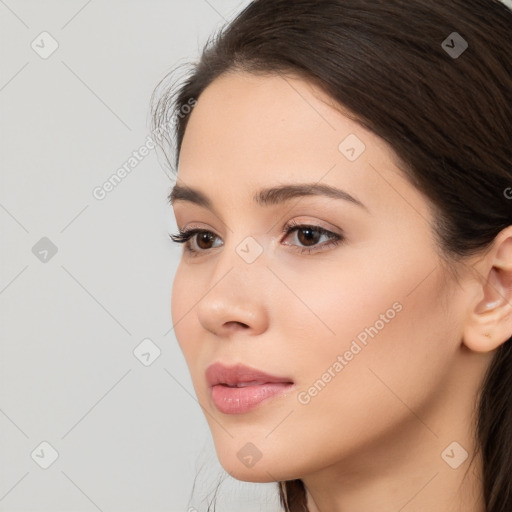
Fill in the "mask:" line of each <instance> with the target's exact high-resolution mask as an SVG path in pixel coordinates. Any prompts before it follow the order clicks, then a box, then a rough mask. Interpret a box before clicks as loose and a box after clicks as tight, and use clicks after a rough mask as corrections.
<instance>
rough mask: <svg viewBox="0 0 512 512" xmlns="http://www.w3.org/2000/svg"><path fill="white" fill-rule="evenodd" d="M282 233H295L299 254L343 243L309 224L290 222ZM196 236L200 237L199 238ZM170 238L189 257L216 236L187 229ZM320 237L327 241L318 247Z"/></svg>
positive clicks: (207, 232) (211, 233) (338, 237)
mask: <svg viewBox="0 0 512 512" xmlns="http://www.w3.org/2000/svg"><path fill="white" fill-rule="evenodd" d="M283 232H284V233H285V234H286V238H287V237H288V235H290V234H292V233H294V232H296V233H297V234H296V237H295V238H296V239H297V240H298V242H299V244H302V247H299V248H298V249H296V250H297V252H299V253H300V254H311V253H312V252H319V251H320V250H323V249H318V248H317V247H321V248H324V247H332V246H336V245H338V244H339V243H343V242H344V240H345V238H344V237H343V236H342V235H338V234H337V233H333V232H332V231H329V230H327V229H324V228H322V227H320V226H313V225H309V224H297V223H296V222H295V221H292V222H290V223H288V224H286V225H285V226H284V227H283ZM196 235H200V236H199V238H197V237H196ZM169 236H170V238H171V239H172V240H173V242H176V243H179V244H185V245H184V247H185V251H186V252H187V253H188V254H190V255H191V256H197V255H198V254H200V253H204V252H206V251H208V250H209V249H211V248H212V247H206V248H205V247H202V246H201V245H200V244H203V243H206V244H209V243H210V242H212V241H213V240H214V239H215V238H216V237H217V235H215V233H213V232H212V231H208V230H205V229H198V228H193V229H188V230H183V231H182V230H180V231H179V232H178V233H177V234H174V235H171V234H169ZM322 236H325V237H327V241H326V242H325V243H323V244H321V245H320V246H318V245H317V244H318V242H319V240H320V239H321V237H322ZM192 241H195V245H196V247H199V249H197V248H193V247H192V244H191V242H192ZM285 245H294V244H285Z"/></svg>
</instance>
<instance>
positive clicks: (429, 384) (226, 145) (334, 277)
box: [172, 74, 465, 482]
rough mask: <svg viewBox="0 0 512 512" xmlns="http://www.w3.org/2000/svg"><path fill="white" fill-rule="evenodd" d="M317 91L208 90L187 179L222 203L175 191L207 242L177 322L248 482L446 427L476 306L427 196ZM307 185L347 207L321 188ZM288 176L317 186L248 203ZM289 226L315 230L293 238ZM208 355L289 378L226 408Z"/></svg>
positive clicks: (181, 173) (244, 80) (181, 295)
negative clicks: (442, 405) (459, 281)
mask: <svg viewBox="0 0 512 512" xmlns="http://www.w3.org/2000/svg"><path fill="white" fill-rule="evenodd" d="M322 99H323V100H326V97H325V96H324V95H322V94H321V92H320V91H319V90H317V89H315V88H313V87H312V86H311V85H309V84H308V83H307V82H304V81H302V80H300V79H298V78H294V79H292V78H290V77H288V78H287V79H286V80H285V79H284V78H283V77H279V76H273V77H268V76H267V77H255V76H252V75H249V74H231V75H224V76H222V77H220V78H218V79H217V80H215V81H214V82H213V83H212V84H211V85H210V86H209V87H208V88H207V89H206V90H205V91H204V92H203V94H202V95H201V96H200V98H199V100H198V103H197V106H195V107H194V109H193V112H192V114H191V117H190V120H189V123H188V126H187V129H186V134H185V137H184V140H183V145H182V149H181V156H180V162H179V168H178V181H177V183H178V185H180V186H187V187H190V188H193V189H195V190H197V191H199V192H200V193H201V194H202V195H204V196H206V197H207V198H208V200H209V202H210V203H211V205H210V207H206V206H204V205H200V204H197V202H196V201H193V200H187V199H183V198H181V199H179V198H178V199H176V200H175V201H174V202H173V207H174V213H175V217H176V222H177V225H178V227H179V229H181V230H185V229H192V228H197V229H202V230H205V231H207V232H209V233H211V234H212V235H211V238H210V239H208V238H207V237H204V236H203V237H201V236H200V235H196V236H193V237H192V238H191V239H190V240H189V244H190V248H191V249H193V250H195V251H197V252H195V253H189V252H186V251H185V252H184V253H183V255H182V258H181V261H180V264H179V267H178V269H177V273H176V276H175V279H174V283H173V290H172V320H173V324H174V329H175V333H176V337H177V340H178V342H179V345H180V347H181V349H182V351H183V354H184V356H185V358H186V361H187V364H188V367H189V369H190V373H191V377H192V380H193V384H194V388H195V392H196V394H197V398H198V400H199V403H200V405H201V406H202V407H203V410H204V413H205V416H206V419H207V421H208V423H209V427H210V429H211V432H212V435H213V440H214V443H215V448H216V451H217V455H218V457H219V460H220V462H221V464H222V465H223V467H224V468H225V469H226V471H228V472H229V473H230V474H231V475H232V476H234V477H235V478H238V479H239V480H246V481H255V482H257V481H259V482H263V481H272V480H287V479H292V478H299V477H302V476H303V475H306V474H308V473H312V472H315V471H317V470H320V469H322V468H325V467H327V466H330V465H332V464H334V463H337V462H344V463H345V467H348V464H349V463H353V464H356V462H355V461H362V462H361V463H363V462H364V461H365V458H364V454H367V455H369V456H370V454H372V453H373V454H375V453H376V450H377V447H378V449H379V450H382V449H383V448H385V447H386V446H389V447H392V446H394V447H395V448H396V447H397V446H399V440H400V439H404V436H407V435H409V434H411V432H412V433H414V432H415V433H416V434H417V435H418V436H420V435H424V436H430V435H431V434H430V433H429V432H428V430H429V429H430V425H432V428H435V427H434V425H435V426H436V427H438V426H439V425H440V424H441V423H440V422H445V421H449V420H450V418H446V417H443V419H442V420H441V419H440V418H437V417H436V416H435V415H436V411H439V410H440V409H439V408H437V407H436V404H437V401H438V400H440V398H439V397H440V396H441V393H440V388H441V386H443V385H444V384H445V383H446V382H447V380H448V378H449V376H450V372H451V369H452V366H453V364H454V360H455V359H456V357H458V354H459V351H460V350H461V339H460V334H461V331H462V323H463V311H464V305H465V304H464V296H463V295H462V294H460V293H459V292H458V291H457V290H456V288H455V287H454V286H453V282H452V281H450V279H449V278H448V276H447V274H446V272H444V271H443V267H442V265H441V262H440V260H439V257H438V253H437V251H436V246H435V241H434V237H433V234H432V229H431V226H430V222H431V221H432V216H431V213H430V210H429V208H428V203H427V201H426V199H425V197H424V196H423V195H422V194H421V193H420V192H418V191H417V190H416V189H415V188H413V186H412V185H411V184H410V183H409V182H408V181H407V180H406V179H405V178H404V176H403V175H402V173H401V172H400V171H399V169H398V168H397V167H396V165H395V164H394V162H393V154H392V152H391V149H390V148H389V146H388V145H387V144H386V143H385V142H383V141H382V140H381V139H379V138H378V137H377V136H375V135H373V134H372V133H370V132H369V131H366V130H365V129H363V128H362V127H361V126H360V125H358V124H357V123H355V122H354V121H352V120H350V119H349V118H347V117H345V116H344V115H342V114H341V113H339V112H338V111H336V110H335V109H333V108H332V107H331V106H329V105H328V104H326V103H325V101H322ZM313 184H314V185H325V186H329V187H332V188H335V189H338V190H340V191H343V192H345V193H346V194H350V196H352V197H353V198H354V200H348V199H346V198H345V199H344V198H342V197H341V198H340V197H334V196H327V195H323V194H322V193H321V192H322V191H321V190H320V193H318V194H317V193H315V194H313V193H312V192H313V186H312V185H313ZM288 185H293V186H295V185H301V186H305V190H306V191H307V192H309V193H308V194H306V195H292V196H288V197H287V196H286V195H280V194H270V195H267V196H266V199H267V200H266V201H265V202H263V201H260V202H257V201H255V200H254V196H255V195H256V194H257V193H258V192H259V191H261V190H263V189H268V188H274V187H281V186H288ZM177 197H178V196H177ZM290 222H292V223H293V224H295V225H304V224H305V225H307V226H313V227H314V228H316V229H312V228H309V229H308V228H302V229H295V230H294V231H292V232H291V233H289V234H288V235H286V234H285V233H284V232H283V228H286V227H287V226H289V224H290ZM292 227H293V226H292ZM318 228H322V229H324V230H326V231H327V232H328V233H327V234H326V233H321V232H318V231H317V229H318ZM336 237H340V239H339V240H338V243H337V244H336V243H333V240H334V239H335V238H336ZM301 250H302V251H304V252H302V253H301ZM214 362H220V363H223V364H225V365H226V366H232V365H235V364H238V363H241V364H244V365H247V366H250V367H252V368H256V369H259V370H261V371H263V372H266V373H269V374H272V375H275V376H284V377H288V378H289V380H291V381H293V386H290V387H288V388H287V389H286V391H285V392H284V393H282V394H280V395H276V396H274V397H271V398H268V399H266V400H264V401H263V402H261V403H259V405H257V406H256V407H253V408H252V409H250V410H248V411H245V412H238V413H229V412H221V410H219V409H218V408H217V407H216V406H215V404H214V402H213V401H212V396H211V392H210V391H211V390H210V388H209V386H208V384H207V380H206V374H205V372H206V369H207V368H208V367H209V365H211V364H212V363H214ZM444 412H446V411H444ZM459 412H460V411H459ZM418 418H421V420H422V421H419V420H418ZM429 422H430V423H429ZM416 434H412V435H416ZM452 440H453V439H450V438H449V436H448V437H447V438H446V439H439V448H440V450H439V451H441V449H442V448H443V447H444V446H446V445H447V444H449V442H450V441H452ZM395 443H396V444H395ZM433 457H434V456H433ZM435 457H439V453H436V454H435ZM366 462H368V460H367V459H366ZM441 463H442V462H441ZM448 470H449V471H450V469H448Z"/></svg>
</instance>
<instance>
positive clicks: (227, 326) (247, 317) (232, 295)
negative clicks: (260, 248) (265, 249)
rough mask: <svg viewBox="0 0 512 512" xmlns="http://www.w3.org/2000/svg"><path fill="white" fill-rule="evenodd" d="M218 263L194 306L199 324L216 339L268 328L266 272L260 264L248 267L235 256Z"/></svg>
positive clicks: (267, 272)
mask: <svg viewBox="0 0 512 512" xmlns="http://www.w3.org/2000/svg"><path fill="white" fill-rule="evenodd" d="M221 260H223V257H221V258H220V259H219V263H218V265H217V267H216V269H215V272H214V273H213V275H212V277H211V279H210V281H209V283H208V285H207V290H206V292H205V294H204V296H203V298H202V299H201V300H200V301H199V303H198V305H197V309H196V311H197V316H198V320H199V322H200V324H201V325H202V327H203V328H204V329H206V330H207V331H209V332H211V333H213V334H215V335H217V336H219V337H229V336H232V335H233V334H235V333H240V332H242V333H245V334H247V335H251V336H255V335H258V334H261V333H262V332H264V331H265V330H266V329H267V326H268V318H269V315H268V307H269V304H268V302H267V299H266V297H265V280H266V279H269V277H270V276H271V274H270V272H269V271H268V269H267V268H266V267H265V264H264V263H263V262H258V263H256V262H254V263H251V264H248V263H246V262H245V261H243V260H242V259H241V258H240V257H239V256H238V254H234V257H230V258H225V259H224V260H223V261H221ZM265 274H268V275H266V277H265Z"/></svg>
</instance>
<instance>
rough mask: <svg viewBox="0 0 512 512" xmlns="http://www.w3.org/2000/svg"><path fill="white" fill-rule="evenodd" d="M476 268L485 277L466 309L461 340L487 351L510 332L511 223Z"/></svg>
mask: <svg viewBox="0 0 512 512" xmlns="http://www.w3.org/2000/svg"><path fill="white" fill-rule="evenodd" d="M475 268H476V270H477V271H478V272H479V274H480V275H481V276H482V278H485V279H482V281H483V283H482V284H480V285H479V286H478V289H477V291H478V294H479V299H478V301H477V304H476V306H475V307H474V308H473V310H472V311H470V312H469V317H468V321H467V324H466V325H465V330H464V335H463V342H464V344H465V345H466V346H467V347H468V348H469V349H470V350H473V351H475V352H490V351H493V350H495V349H497V348H498V347H499V346H500V345H502V344H503V343H505V342H506V341H507V340H508V339H509V338H510V337H511V336H512V226H509V227H508V228H506V229H504V230H503V231H502V232H501V233H500V234H499V235H498V236H497V237H496V240H495V243H494V246H493V248H492V250H491V251H490V252H489V253H488V254H487V256H486V257H485V258H484V259H483V260H481V261H480V262H479V264H478V267H475ZM482 295H483V298H481V297H482Z"/></svg>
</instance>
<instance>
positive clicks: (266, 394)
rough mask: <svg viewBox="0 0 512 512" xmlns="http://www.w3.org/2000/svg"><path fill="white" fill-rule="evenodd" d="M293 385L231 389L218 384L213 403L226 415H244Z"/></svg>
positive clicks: (214, 391)
mask: <svg viewBox="0 0 512 512" xmlns="http://www.w3.org/2000/svg"><path fill="white" fill-rule="evenodd" d="M291 387H293V384H291V383H284V382H268V383H267V384H259V385H255V386H245V387H242V388H230V387H229V386H223V385H222V384H217V385H216V386H213V387H212V388H210V389H211V393H212V399H213V403H214V404H215V407H217V409H218V410H219V411H220V412H223V413H224V414H242V413H244V412H248V411H250V410H251V409H253V408H254V407H256V406H257V405H258V404H260V403H261V402H263V401H264V400H267V399H268V398H272V397H275V396H277V395H280V394H282V393H284V392H285V391H288V390H289V389H290V388H291Z"/></svg>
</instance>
